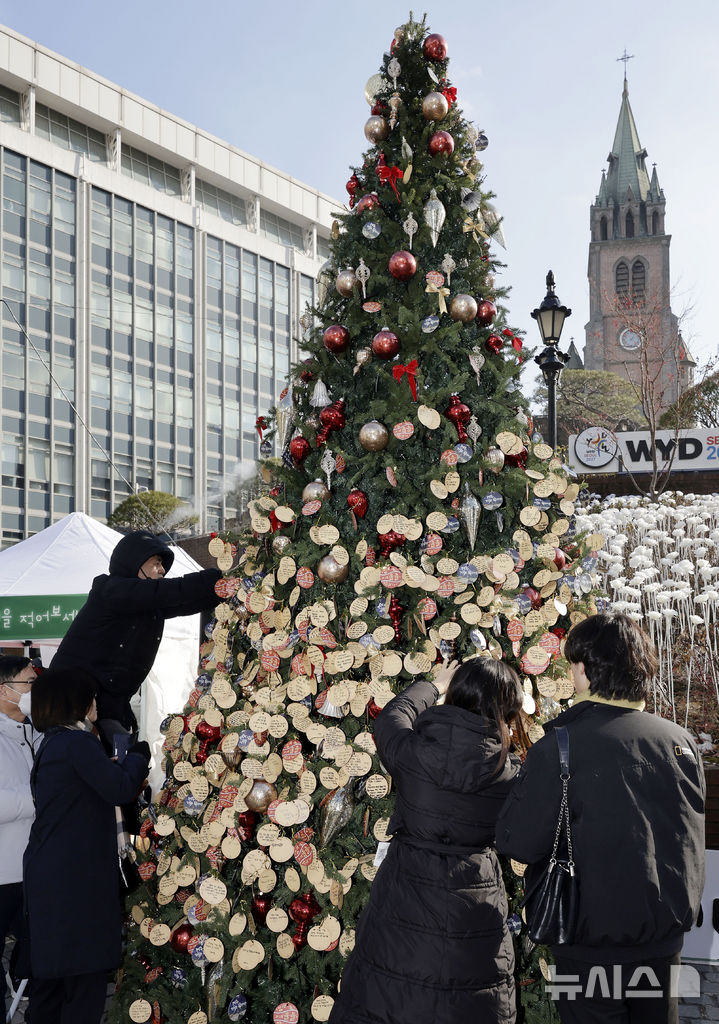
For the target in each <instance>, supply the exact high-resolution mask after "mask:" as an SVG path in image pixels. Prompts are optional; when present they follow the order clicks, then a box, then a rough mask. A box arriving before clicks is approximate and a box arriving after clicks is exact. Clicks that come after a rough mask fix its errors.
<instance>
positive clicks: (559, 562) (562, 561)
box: [554, 548, 567, 569]
mask: <svg viewBox="0 0 719 1024" xmlns="http://www.w3.org/2000/svg"><path fill="white" fill-rule="evenodd" d="M554 564H555V565H556V567H557V568H558V569H563V568H564V567H565V566H566V564H567V556H566V555H565V554H564V552H563V551H562V549H561V548H555V549H554Z"/></svg>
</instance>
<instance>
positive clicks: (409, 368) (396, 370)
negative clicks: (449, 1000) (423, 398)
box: [392, 288, 449, 402]
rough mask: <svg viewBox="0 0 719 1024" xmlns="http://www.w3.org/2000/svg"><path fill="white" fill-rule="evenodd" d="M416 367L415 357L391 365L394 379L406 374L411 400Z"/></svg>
mask: <svg viewBox="0 0 719 1024" xmlns="http://www.w3.org/2000/svg"><path fill="white" fill-rule="evenodd" d="M443 291H446V292H448V291H449V289H447V288H444V289H443ZM417 369H418V363H417V360H416V359H413V360H412V362H411V363H407V365H406V366H405V365H404V364H403V363H397V365H396V366H393V367H392V376H393V377H394V379H395V380H396V381H400V380H402V377H403V376H404V375H405V373H406V374H407V380H408V381H409V388H410V391H411V392H412V401H413V402H416V401H417Z"/></svg>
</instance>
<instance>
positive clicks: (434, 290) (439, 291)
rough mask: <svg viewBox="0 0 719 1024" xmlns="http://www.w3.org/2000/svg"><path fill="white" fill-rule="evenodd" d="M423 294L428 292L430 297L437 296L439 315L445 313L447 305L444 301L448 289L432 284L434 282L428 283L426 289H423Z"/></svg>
mask: <svg viewBox="0 0 719 1024" xmlns="http://www.w3.org/2000/svg"><path fill="white" fill-rule="evenodd" d="M425 292H429V293H430V295H436V296H437V300H438V302H439V311H440V313H446V312H447V303H446V302H445V301H444V300H445V299H446V297H447V296H448V295H449V288H440V287H439V285H437V284H434V282H432V281H430V282H429V283H428V285H427V287H426V288H425Z"/></svg>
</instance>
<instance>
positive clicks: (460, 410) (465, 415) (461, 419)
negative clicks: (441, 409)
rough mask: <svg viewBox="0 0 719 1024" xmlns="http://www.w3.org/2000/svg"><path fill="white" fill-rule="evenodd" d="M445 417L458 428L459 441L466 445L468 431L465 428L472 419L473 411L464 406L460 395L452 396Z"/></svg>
mask: <svg viewBox="0 0 719 1024" xmlns="http://www.w3.org/2000/svg"><path fill="white" fill-rule="evenodd" d="M444 415H445V416H446V417H447V419H448V420H451V421H452V423H454V425H455V427H456V428H457V440H458V441H459V442H460V443H462V444H464V443H465V442H466V440H467V431H466V430H465V429H464V428H465V426H466V425H467V423H469V421H470V419H471V417H472V410H471V409H470V408H469V406H468V405H465V404H464V402H463V401H462V399H461V398H460V397H459V395H452V397H451V398H450V400H449V406H448V407H447V409H446V410H445V413H444Z"/></svg>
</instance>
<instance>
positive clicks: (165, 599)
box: [98, 569, 222, 619]
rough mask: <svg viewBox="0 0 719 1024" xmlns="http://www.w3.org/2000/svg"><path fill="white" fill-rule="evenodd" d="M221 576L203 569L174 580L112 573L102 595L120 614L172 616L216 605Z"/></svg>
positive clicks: (193, 612) (216, 570)
mask: <svg viewBox="0 0 719 1024" xmlns="http://www.w3.org/2000/svg"><path fill="white" fill-rule="evenodd" d="M221 578H222V573H221V572H220V571H219V569H202V570H200V572H190V573H188V574H187V575H186V576H178V578H177V579H173V580H164V579H163V580H141V579H126V578H124V577H122V576H109V577H108V578H107V580H106V581H105V584H104V586H103V588H102V592H101V595H98V596H101V598H102V600H103V601H105V602H106V603H107V605H108V606H109V607H110V608H112V609H114V610H115V611H117V612H118V613H119V614H123V612H124V613H133V612H138V611H139V612H144V611H148V612H153V611H157V612H161V614H162V615H164V616H165V618H168V619H169V618H173V617H174V616H176V615H194V614H195V612H201V611H204V610H205V609H206V608H213V607H214V606H215V605H216V604H217V603H218V600H219V599H218V597H217V595H216V593H215V583H217V581H218V580H219V579H221Z"/></svg>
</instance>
